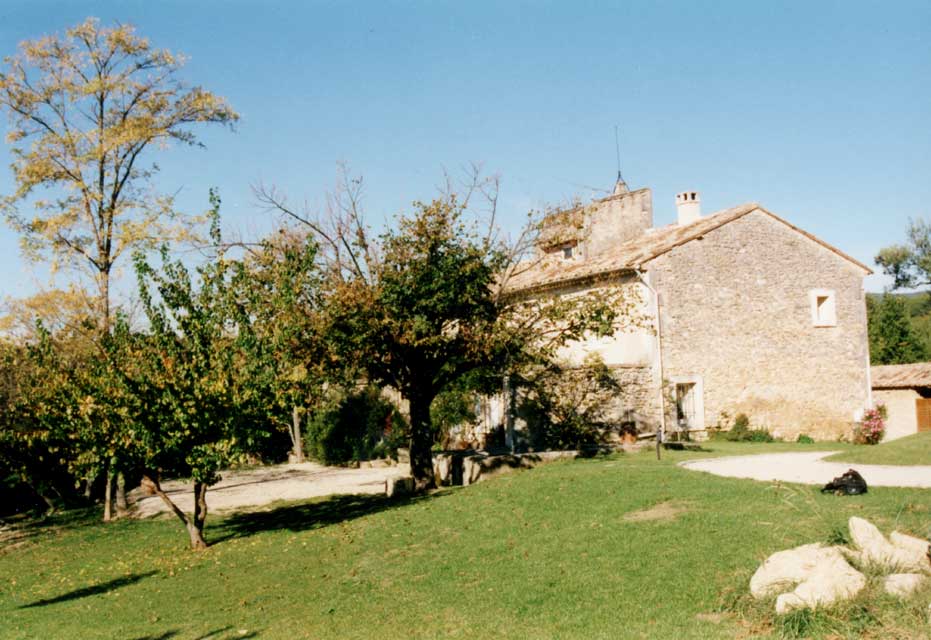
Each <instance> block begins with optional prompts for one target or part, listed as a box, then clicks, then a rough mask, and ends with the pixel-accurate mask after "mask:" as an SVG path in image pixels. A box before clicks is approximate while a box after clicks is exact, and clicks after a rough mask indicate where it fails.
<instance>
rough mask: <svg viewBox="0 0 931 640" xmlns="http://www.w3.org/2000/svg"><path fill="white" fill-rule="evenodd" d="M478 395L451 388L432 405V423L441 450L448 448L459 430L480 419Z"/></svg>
mask: <svg viewBox="0 0 931 640" xmlns="http://www.w3.org/2000/svg"><path fill="white" fill-rule="evenodd" d="M475 399H476V396H475V394H474V393H472V392H471V391H468V390H465V389H450V390H447V391H444V392H443V393H441V394H439V395H438V396H437V397H436V398H435V399H434V400H433V404H432V405H430V423H431V424H432V426H433V430H434V432H435V438H436V444H437V446H438V449H439V450H443V449H448V448H449V447H450V445H451V444H452V441H453V440H454V438H455V436H456V433H457V431H458V432H461V431H462V428H463V427H465V426H468V425H470V424H474V423H475V422H476V421H477V420H478V416H477V415H476V413H475Z"/></svg>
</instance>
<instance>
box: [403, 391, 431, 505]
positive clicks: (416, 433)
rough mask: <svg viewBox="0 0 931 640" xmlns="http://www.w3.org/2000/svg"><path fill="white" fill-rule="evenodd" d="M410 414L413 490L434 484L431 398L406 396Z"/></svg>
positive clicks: (419, 490) (419, 489)
mask: <svg viewBox="0 0 931 640" xmlns="http://www.w3.org/2000/svg"><path fill="white" fill-rule="evenodd" d="M408 402H409V404H410V414H411V475H412V476H413V477H414V492H415V493H420V492H422V491H426V490H427V489H432V488H434V487H435V486H436V480H435V478H434V476H433V429H431V427H430V405H431V404H432V403H433V398H430V397H425V396H417V395H412V396H411V397H410V398H408Z"/></svg>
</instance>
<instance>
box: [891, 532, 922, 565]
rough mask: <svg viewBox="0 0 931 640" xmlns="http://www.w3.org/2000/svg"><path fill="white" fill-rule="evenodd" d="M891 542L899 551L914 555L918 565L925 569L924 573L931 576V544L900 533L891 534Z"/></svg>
mask: <svg viewBox="0 0 931 640" xmlns="http://www.w3.org/2000/svg"><path fill="white" fill-rule="evenodd" d="M889 542H891V543H892V544H893V545H895V546H896V547H898V548H899V549H903V550H905V551H906V552H908V553H911V554H913V555H914V556H915V561H916V563H917V564H918V565H919V566H923V567H924V572H925V573H928V574H931V543H929V542H928V541H927V540H922V539H921V538H916V537H915V536H910V535H908V534H905V533H899V532H898V531H893V532H892V533H890V534H889Z"/></svg>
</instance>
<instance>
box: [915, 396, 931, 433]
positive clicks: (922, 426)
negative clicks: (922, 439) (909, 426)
mask: <svg viewBox="0 0 931 640" xmlns="http://www.w3.org/2000/svg"><path fill="white" fill-rule="evenodd" d="M915 413H916V414H917V415H918V430H919V431H931V398H918V399H917V400H915Z"/></svg>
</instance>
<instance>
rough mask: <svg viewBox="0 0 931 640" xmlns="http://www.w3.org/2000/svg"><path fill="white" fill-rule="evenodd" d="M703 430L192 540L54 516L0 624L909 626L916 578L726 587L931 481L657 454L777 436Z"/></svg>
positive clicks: (158, 526)
mask: <svg viewBox="0 0 931 640" xmlns="http://www.w3.org/2000/svg"><path fill="white" fill-rule="evenodd" d="M705 447H706V448H707V449H710V450H711V451H704V452H666V453H665V454H664V458H663V461H662V462H657V461H656V459H655V456H654V454H653V453H652V452H645V453H640V454H627V455H619V456H616V457H612V458H609V459H605V458H596V459H590V460H578V461H566V462H560V463H553V464H551V465H547V466H543V467H539V468H537V469H534V470H532V471H524V472H516V473H513V474H510V475H505V476H500V477H497V478H493V479H490V480H488V481H485V482H482V483H479V484H477V485H474V486H472V487H466V488H457V489H447V490H444V491H440V492H438V493H435V494H433V495H431V496H428V497H424V498H420V499H416V500H409V501H389V500H387V499H383V498H375V497H342V498H331V499H326V500H318V501H311V502H304V503H298V504H286V505H280V506H278V507H277V508H276V509H274V510H270V511H266V512H259V513H252V514H245V513H244V514H238V515H231V516H228V517H226V518H225V519H224V520H222V521H220V520H219V519H217V518H214V519H213V520H212V522H208V532H207V533H208V538H209V539H211V540H212V541H213V542H214V543H215V544H214V545H213V546H212V547H211V548H210V549H209V550H208V551H206V552H203V553H200V554H196V553H191V552H188V551H186V550H185V548H184V546H185V544H186V537H187V536H186V534H185V533H184V531H183V530H182V528H181V527H180V525H179V524H178V523H177V522H176V521H175V520H171V519H156V520H148V521H118V522H116V523H114V524H111V525H107V526H104V525H102V524H97V523H91V524H87V525H85V526H77V525H76V524H75V523H73V522H72V523H63V522H61V521H54V520H53V521H52V522H50V523H47V524H46V525H45V526H42V527H36V528H34V529H32V531H31V533H33V534H34V535H33V537H32V538H30V539H26V540H22V541H20V542H19V543H18V546H16V547H15V548H7V549H6V551H5V552H0V637H2V638H3V639H4V640H6V639H10V640H12V639H20V638H23V639H25V638H30V639H31V638H69V639H71V638H75V639H79V638H89V639H94V638H119V639H121V640H125V639H135V640H143V639H147V640H156V639H157V640H167V639H169V638H171V639H176V640H188V639H195V638H197V639H201V640H206V639H207V638H210V639H211V640H219V639H232V638H262V639H275V638H283V639H284V638H366V639H376V640H388V639H391V638H444V637H452V638H527V637H534V638H695V639H698V638H701V639H705V638H734V637H742V638H751V637H761V638H762V637H780V634H784V633H789V632H793V631H802V632H805V631H807V632H812V633H814V634H815V635H816V636H819V634H820V635H821V636H823V637H827V635H826V634H828V633H830V632H831V629H834V631H835V632H837V635H835V636H833V637H849V638H855V637H875V638H892V637H903V638H907V637H921V636H919V635H918V634H919V633H923V632H924V631H919V629H923V630H926V626H925V625H926V621H925V618H926V615H927V614H926V607H927V603H928V600H929V599H931V589H929V590H928V592H927V593H924V594H922V595H921V597H920V598H918V599H915V600H914V601H912V602H910V603H908V604H907V605H898V606H897V605H893V603H892V601H891V600H889V599H888V598H886V597H885V596H880V595H876V594H877V593H878V592H879V590H878V588H877V587H876V584H875V579H874V581H873V587H872V589H873V592H872V594H871V596H870V597H865V598H861V599H860V600H859V601H858V602H857V603H856V604H855V606H854V607H852V608H849V609H848V610H847V612H846V613H844V614H843V615H841V616H838V615H832V614H818V615H815V616H807V615H796V616H792V617H789V618H785V619H775V620H774V619H773V616H772V615H771V614H770V611H771V607H772V603H767V604H765V605H759V606H758V605H753V604H752V603H751V602H750V601H749V599H748V598H747V597H746V595H745V594H746V591H747V584H748V580H749V577H750V575H751V574H752V573H753V571H754V570H755V569H756V567H757V566H758V564H759V562H760V561H761V560H762V559H764V558H765V557H766V556H767V555H769V554H770V553H772V552H774V551H777V550H781V549H785V548H787V547H791V546H795V545H799V544H804V543H808V542H812V541H827V540H829V539H832V538H834V537H836V536H837V535H838V532H841V531H843V530H845V523H846V520H847V518H848V517H849V516H851V515H859V516H864V517H867V518H869V519H871V520H872V521H873V522H875V523H876V524H877V525H879V526H880V527H881V528H882V529H884V530H886V531H888V530H890V529H891V528H893V527H896V528H898V529H900V530H902V531H907V532H911V533H913V534H916V535H921V536H927V535H928V533H929V531H928V523H929V521H931V492H929V491H922V490H909V489H887V488H882V487H879V488H876V489H871V490H870V492H869V494H867V495H865V496H858V497H855V498H840V497H835V496H833V495H822V494H820V493H819V492H818V491H817V489H816V488H806V487H800V486H790V485H780V484H768V483H758V482H752V481H744V480H732V479H726V478H719V477H716V476H712V475H708V474H703V473H697V472H691V471H687V470H684V469H681V468H679V467H676V466H675V462H677V461H681V460H685V459H689V458H695V457H703V456H709V455H721V454H725V453H738V452H740V453H751V452H763V451H773V450H785V449H786V448H787V447H790V446H789V445H777V446H772V445H750V444H733V443H710V444H706V445H705ZM793 447H794V448H795V449H796V450H798V449H799V448H800V447H798V446H793ZM811 449H812V446H811V445H809V446H808V447H807V448H806V450H811ZM208 500H209V494H208ZM72 517H73V516H72ZM211 525H212V526H211Z"/></svg>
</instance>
